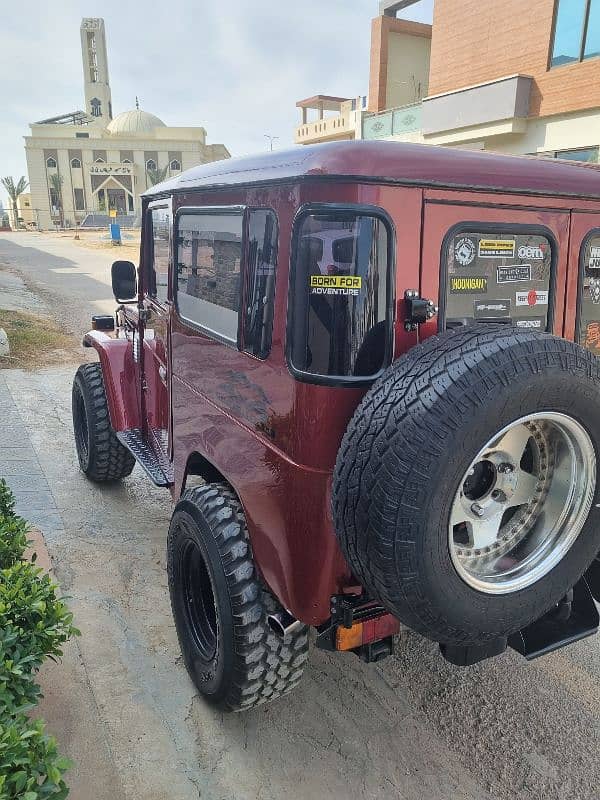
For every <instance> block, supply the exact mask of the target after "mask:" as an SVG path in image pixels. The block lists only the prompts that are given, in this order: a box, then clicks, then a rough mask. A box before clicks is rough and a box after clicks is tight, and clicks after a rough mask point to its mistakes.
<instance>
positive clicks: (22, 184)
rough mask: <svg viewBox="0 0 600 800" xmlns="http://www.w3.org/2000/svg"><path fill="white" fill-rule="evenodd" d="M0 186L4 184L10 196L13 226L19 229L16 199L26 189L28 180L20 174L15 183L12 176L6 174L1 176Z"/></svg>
mask: <svg viewBox="0 0 600 800" xmlns="http://www.w3.org/2000/svg"><path fill="white" fill-rule="evenodd" d="M2 186H4V188H5V189H6V193H7V194H8V196H9V198H10V202H11V204H12V210H13V219H14V226H15V230H18V229H19V220H18V217H19V211H18V209H17V200H18V199H19V196H20V195H22V194H23V192H24V191H25V189H27V187H28V186H29V183H28V181H26V180H25V176H24V175H22V176H21V177H20V178H19V180H18V181H17V182H16V183H15V180H14V178H11V176H10V175H8V176H7V177H6V178H2Z"/></svg>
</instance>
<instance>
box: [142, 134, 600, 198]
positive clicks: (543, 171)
mask: <svg viewBox="0 0 600 800" xmlns="http://www.w3.org/2000/svg"><path fill="white" fill-rule="evenodd" d="M331 178H336V179H339V180H345V181H348V180H353V181H358V182H371V183H372V182H375V183H397V184H404V185H413V186H435V187H444V188H462V189H476V190H490V189H491V190H499V191H504V192H519V193H523V194H543V195H566V196H573V197H592V198H600V167H599V166H598V165H593V164H583V163H579V162H574V161H571V162H570V161H562V160H559V159H548V158H537V157H531V156H505V155H499V154H495V153H489V152H483V151H481V150H461V149H454V148H451V147H436V146H433V145H420V144H409V143H404V142H381V141H378V142H373V141H363V140H358V141H345V142H329V143H326V144H316V145H302V146H297V147H295V148H293V149H290V150H276V151H274V152H267V153H262V154H260V155H255V156H245V157H242V158H231V159H225V160H223V161H213V162H211V163H209V164H201V165H199V166H197V167H192V169H189V170H187V171H186V172H182V173H181V174H180V175H177V176H176V177H174V178H171V179H169V180H167V181H163V183H160V184H158V185H156V186H153V187H152V188H151V189H149V190H148V191H146V192H144V197H146V198H152V197H156V196H161V195H165V194H171V193H173V192H184V191H192V190H194V189H214V188H219V187H224V188H225V187H235V186H245V185H251V184H264V183H271V182H290V181H297V180H325V179H331Z"/></svg>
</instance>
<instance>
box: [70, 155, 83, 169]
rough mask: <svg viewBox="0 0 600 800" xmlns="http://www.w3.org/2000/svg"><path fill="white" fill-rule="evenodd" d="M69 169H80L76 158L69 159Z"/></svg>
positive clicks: (79, 163)
mask: <svg viewBox="0 0 600 800" xmlns="http://www.w3.org/2000/svg"><path fill="white" fill-rule="evenodd" d="M71 169H81V161H80V160H79V159H78V158H72V159H71Z"/></svg>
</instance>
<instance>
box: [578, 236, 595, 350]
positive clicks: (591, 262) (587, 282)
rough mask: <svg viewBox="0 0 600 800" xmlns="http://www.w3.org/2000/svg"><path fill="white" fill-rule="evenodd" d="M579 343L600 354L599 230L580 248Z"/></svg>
mask: <svg viewBox="0 0 600 800" xmlns="http://www.w3.org/2000/svg"><path fill="white" fill-rule="evenodd" d="M579 286H580V300H579V321H578V329H579V344H581V345H583V346H584V347H587V349H588V350H591V351H592V352H593V353H595V354H596V355H600V231H597V232H594V233H593V234H592V235H591V236H588V238H587V239H586V241H585V242H584V244H583V247H582V250H581V272H580V284H579Z"/></svg>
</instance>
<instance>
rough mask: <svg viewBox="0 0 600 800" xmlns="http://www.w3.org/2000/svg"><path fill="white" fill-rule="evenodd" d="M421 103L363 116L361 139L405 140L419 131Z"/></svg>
mask: <svg viewBox="0 0 600 800" xmlns="http://www.w3.org/2000/svg"><path fill="white" fill-rule="evenodd" d="M422 105H423V104H422V103H411V104H410V105H407V106H400V107H399V108H390V109H388V110H387V111H380V112H379V113H377V114H363V118H362V138H363V139H393V138H398V139H406V138H411V137H410V136H409V134H414V133H418V132H419V131H420V130H421V118H422Z"/></svg>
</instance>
